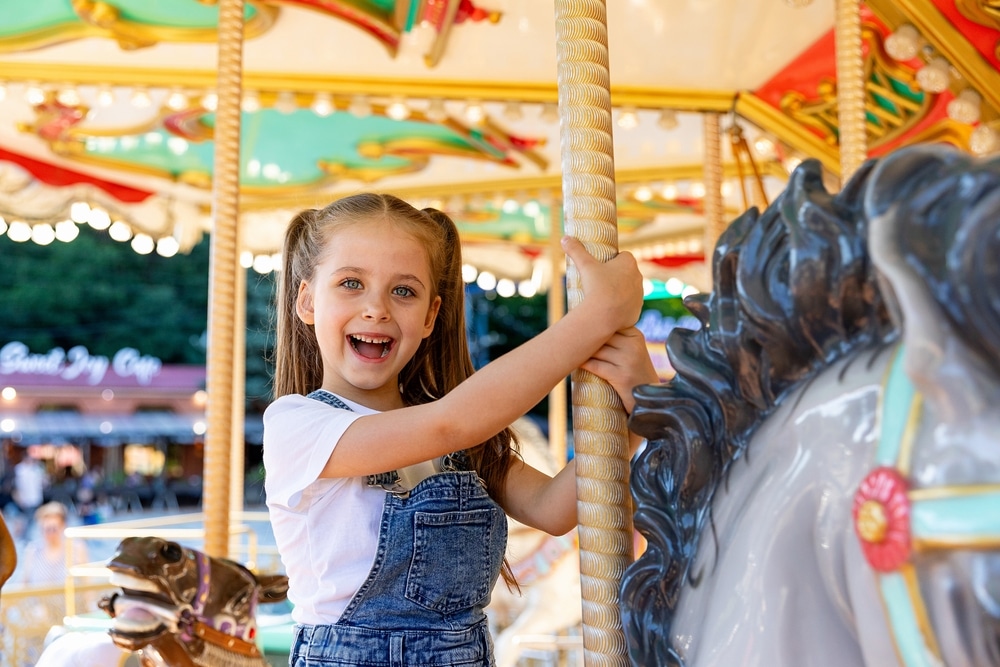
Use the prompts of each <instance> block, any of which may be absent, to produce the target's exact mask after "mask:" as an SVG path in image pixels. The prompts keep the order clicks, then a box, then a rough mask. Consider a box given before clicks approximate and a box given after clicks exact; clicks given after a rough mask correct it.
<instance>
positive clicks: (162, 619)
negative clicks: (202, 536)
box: [39, 537, 288, 667]
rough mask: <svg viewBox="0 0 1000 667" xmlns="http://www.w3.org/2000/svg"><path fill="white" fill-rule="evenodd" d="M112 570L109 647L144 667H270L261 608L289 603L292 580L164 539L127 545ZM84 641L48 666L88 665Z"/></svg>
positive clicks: (61, 649)
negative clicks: (262, 645)
mask: <svg viewBox="0 0 1000 667" xmlns="http://www.w3.org/2000/svg"><path fill="white" fill-rule="evenodd" d="M108 569H110V570H111V583H112V585H114V586H116V587H119V588H121V592H120V593H115V594H114V595H112V596H111V597H108V598H105V599H103V600H102V601H101V603H100V607H101V608H102V609H103V610H104V611H106V612H107V613H108V615H110V616H111V617H112V618H113V619H114V621H113V625H112V627H111V630H110V631H109V632H108V635H109V639H110V642H112V643H113V644H114V645H115V646H117V647H118V648H119V649H124V650H125V651H130V652H137V653H138V655H139V661H140V663H141V664H142V665H143V667H195V666H199V667H201V666H204V667H226V666H232V667H265V666H266V665H267V664H268V663H267V661H266V660H265V659H264V657H263V656H262V655H261V653H260V650H259V649H258V648H257V645H256V644H255V643H254V638H255V636H256V633H257V625H256V611H257V605H258V603H267V602H279V601H281V600H284V599H285V594H286V593H287V591H288V578H287V577H286V576H285V575H277V574H275V575H254V574H253V573H252V572H251V571H250V570H248V569H247V568H245V567H243V566H242V565H240V564H239V563H236V562H234V561H231V560H227V559H224V558H212V557H209V556H206V555H205V554H203V553H201V552H199V551H195V550H194V549H189V548H187V547H183V546H181V545H179V544H177V543H176V542H169V541H166V540H163V539H160V538H157V537H128V538H125V539H124V540H122V541H121V543H120V544H119V545H118V550H117V552H116V553H115V555H114V556H112V558H111V560H110V561H109V563H108ZM83 635H84V633H67V634H66V635H63V636H62V637H60V638H59V639H57V640H56V641H54V642H52V643H51V644H50V645H49V647H48V648H47V649H46V651H45V653H43V655H42V660H43V662H44V660H45V659H46V656H47V655H49V654H51V655H52V656H54V657H53V658H52V660H55V659H56V658H57V657H69V656H73V659H72V661H71V662H68V663H65V662H55V661H53V662H51V663H45V664H52V665H56V664H60V665H62V664H72V665H74V667H79V666H80V665H82V664H83V662H82V658H80V656H79V654H77V653H76V652H75V647H76V646H78V645H80V644H81V642H85V641H87V640H86V639H81V636H83ZM105 643H107V642H105ZM87 648H88V650H91V651H93V652H94V653H95V654H96V653H97V648H95V647H92V646H87ZM100 648H102V649H104V650H106V648H107V647H106V646H104V647H100ZM39 664H42V662H40V663H39Z"/></svg>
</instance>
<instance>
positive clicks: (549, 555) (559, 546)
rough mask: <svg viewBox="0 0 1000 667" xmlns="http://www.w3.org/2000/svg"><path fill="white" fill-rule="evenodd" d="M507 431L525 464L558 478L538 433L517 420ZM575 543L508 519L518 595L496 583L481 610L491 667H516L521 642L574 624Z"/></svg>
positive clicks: (577, 603)
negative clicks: (488, 628) (490, 639)
mask: <svg viewBox="0 0 1000 667" xmlns="http://www.w3.org/2000/svg"><path fill="white" fill-rule="evenodd" d="M512 428H513V429H514V432H515V433H516V435H517V439H518V442H519V443H520V445H521V450H520V454H521V457H522V458H523V459H524V461H525V463H528V464H529V465H531V466H533V467H535V468H537V469H538V470H543V471H545V472H548V473H550V474H555V473H556V472H558V469H557V466H556V463H555V460H554V459H553V457H552V453H551V451H550V450H549V443H548V440H547V439H546V438H545V435H544V434H543V433H542V432H541V429H539V428H538V427H537V426H536V425H535V424H534V423H532V422H531V421H530V420H528V419H523V418H522V419H519V420H517V421H516V422H515V423H514V424H513V426H512ZM575 538H576V533H575V532H571V533H568V534H566V535H560V536H553V535H549V534H547V533H545V532H543V531H540V530H537V529H535V528H531V527H529V526H526V525H524V524H522V523H519V522H517V521H514V520H513V519H508V531H507V560H508V562H509V563H510V566H511V571H512V573H513V574H514V578H515V579H516V580H517V582H518V587H519V590H518V589H510V588H508V587H507V585H506V584H505V583H504V582H503V581H502V580H501V581H499V582H498V584H497V586H496V588H495V589H494V590H493V595H492V597H491V599H490V605H489V607H487V614H488V615H489V617H490V621H491V623H492V627H493V629H494V632H495V635H496V639H495V641H494V647H495V648H494V655H495V658H496V667H513V666H514V665H516V664H517V662H518V660H519V659H520V657H521V655H522V652H523V650H524V644H523V640H524V639H525V638H537V637H539V636H553V635H556V634H558V633H560V632H562V631H565V630H567V629H568V628H572V627H575V626H577V625H579V624H580V622H581V619H582V614H583V609H582V602H581V598H580V553H579V550H578V548H577V544H576V539H575Z"/></svg>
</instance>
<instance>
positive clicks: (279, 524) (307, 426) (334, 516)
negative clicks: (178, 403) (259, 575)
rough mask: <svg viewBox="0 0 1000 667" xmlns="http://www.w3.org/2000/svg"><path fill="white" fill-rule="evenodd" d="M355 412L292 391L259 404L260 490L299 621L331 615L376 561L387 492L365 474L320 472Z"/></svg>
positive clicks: (358, 408)
mask: <svg viewBox="0 0 1000 667" xmlns="http://www.w3.org/2000/svg"><path fill="white" fill-rule="evenodd" d="M340 398H341V400H343V401H344V403H346V404H347V405H349V406H350V407H351V409H352V410H354V412H349V411H347V410H342V409H339V408H335V407H333V406H331V405H327V404H326V403H323V402H321V401H317V400H315V399H312V398H307V397H305V396H300V395H297V394H293V395H289V396H282V397H281V398H279V399H277V400H276V401H274V402H273V403H272V404H271V405H269V406H268V408H267V410H266V411H265V412H264V468H265V477H264V490H265V492H266V494H267V507H268V510H269V512H270V517H271V526H272V527H273V530H274V538H275V542H276V544H277V547H278V553H279V554H280V555H281V562H282V563H283V564H284V566H285V574H287V575H288V599H289V600H290V601H291V602H292V604H293V605H295V608H294V609H293V611H292V618H293V619H294V620H295V622H296V623H303V624H310V625H318V624H329V623H335V622H336V621H337V619H339V618H340V616H341V614H343V613H344V609H345V608H346V607H347V604H348V603H349V602H350V601H351V598H352V597H353V596H354V594H355V593H356V592H357V590H358V589H359V588H360V587H361V584H363V583H364V581H365V579H366V578H367V577H368V572H369V571H370V570H371V566H372V563H374V561H375V550H376V547H377V546H378V531H379V525H380V521H381V517H382V505H383V503H384V501H385V494H386V492H385V491H383V490H382V489H380V488H369V487H368V484H367V478H365V477H348V478H340V479H319V473H320V472H321V471H322V470H323V467H324V466H325V465H326V462H327V461H328V460H329V458H330V454H331V453H332V452H333V448H334V447H336V446H337V443H338V442H339V441H340V437H341V436H342V435H343V434H344V431H346V430H347V427H348V426H350V425H351V424H352V423H354V420H355V419H357V418H358V417H361V416H362V415H367V414H373V413H375V412H376V411H375V410H372V409H370V408H366V407H364V406H363V405H358V404H357V403H353V402H351V401H348V400H346V399H343V398H342V397H340Z"/></svg>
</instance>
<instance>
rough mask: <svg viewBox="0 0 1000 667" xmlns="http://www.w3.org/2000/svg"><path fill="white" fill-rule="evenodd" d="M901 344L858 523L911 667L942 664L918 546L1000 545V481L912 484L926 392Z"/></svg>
mask: <svg viewBox="0 0 1000 667" xmlns="http://www.w3.org/2000/svg"><path fill="white" fill-rule="evenodd" d="M902 358H903V348H902V346H900V347H899V349H898V350H897V351H896V354H895V356H894V358H893V361H892V363H891V364H890V367H889V370H888V373H887V375H886V378H885V382H884V384H883V391H882V396H881V398H880V403H879V441H878V445H877V448H876V452H875V463H876V466H877V467H876V468H875V469H874V470H873V471H872V472H871V473H869V475H868V476H867V477H866V478H865V480H864V481H863V482H862V483H861V485H860V487H859V489H858V493H857V495H856V496H855V504H854V516H855V529H856V531H857V533H858V536H859V538H860V539H861V543H862V550H863V551H864V553H865V557H866V559H867V560H868V562H869V564H870V565H871V566H872V568H873V569H874V570H875V571H876V577H877V579H878V587H879V592H880V594H881V597H882V602H883V606H884V608H885V613H886V619H887V621H888V624H889V629H890V631H891V632H892V635H893V641H894V643H895V646H896V652H897V655H898V657H899V660H900V662H901V664H902V665H903V666H904V667H941V666H942V665H944V661H943V660H942V657H941V652H940V649H939V647H938V644H937V638H936V636H935V633H934V631H933V628H932V627H931V624H930V620H929V617H928V615H927V610H926V608H925V606H924V601H923V595H922V594H921V591H920V584H919V581H918V580H917V575H916V570H915V568H914V565H913V563H912V554H913V552H921V551H928V550H943V549H982V548H1000V484H981V485H965V486H942V487H934V488H924V489H910V488H909V479H908V478H909V473H910V465H911V454H912V447H913V441H914V439H915V436H916V432H917V428H918V426H919V422H920V416H921V413H922V399H921V395H920V394H919V393H918V392H917V391H916V389H915V387H914V386H913V384H912V383H911V382H910V380H909V378H908V377H907V376H906V374H905V372H904V371H903V364H902V362H901V360H902Z"/></svg>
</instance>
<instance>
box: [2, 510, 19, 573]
mask: <svg viewBox="0 0 1000 667" xmlns="http://www.w3.org/2000/svg"><path fill="white" fill-rule="evenodd" d="M15 567H17V549H16V548H15V547H14V538H12V537H11V536H10V531H9V530H7V522H6V521H5V520H4V518H3V514H2V513H0V588H3V585H4V584H5V583H7V580H8V579H10V577H11V575H13V574H14V568H15Z"/></svg>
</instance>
